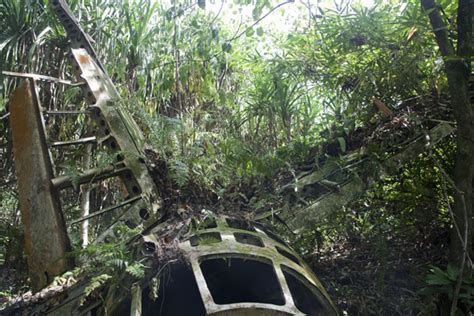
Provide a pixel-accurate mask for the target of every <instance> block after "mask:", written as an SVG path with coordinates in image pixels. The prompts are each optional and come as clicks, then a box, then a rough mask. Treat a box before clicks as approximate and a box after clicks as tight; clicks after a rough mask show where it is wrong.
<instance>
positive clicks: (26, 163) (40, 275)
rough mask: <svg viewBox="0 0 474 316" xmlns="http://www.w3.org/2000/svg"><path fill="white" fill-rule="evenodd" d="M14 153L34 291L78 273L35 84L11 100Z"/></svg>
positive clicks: (28, 82)
mask: <svg viewBox="0 0 474 316" xmlns="http://www.w3.org/2000/svg"><path fill="white" fill-rule="evenodd" d="M10 113H11V117H10V124H11V129H12V137H13V154H14V159H15V169H16V176H17V179H18V189H19V197H20V210H21V217H22V221H23V226H24V233H25V251H26V254H27V258H28V270H29V274H30V278H31V283H32V287H33V289H34V290H39V289H41V288H42V287H44V286H46V285H47V284H48V283H49V282H51V281H52V279H53V278H54V277H55V276H57V275H59V274H61V273H63V272H64V271H66V270H68V269H70V268H72V266H73V263H72V262H71V260H70V259H67V258H66V257H65V255H66V252H68V251H69V250H70V244H69V239H68V236H67V231H66V226H65V223H64V218H63V214H62V211H61V206H60V201H59V195H58V193H57V192H56V190H55V188H54V187H53V185H52V184H51V179H52V178H53V168H52V164H51V160H50V155H49V151H48V146H47V143H46V135H45V130H44V125H43V120H42V117H41V112H40V107H39V101H38V97H37V94H36V87H35V83H34V81H33V80H25V81H24V82H23V83H22V84H21V86H20V87H19V88H18V89H16V90H15V92H14V93H13V96H12V98H11V101H10Z"/></svg>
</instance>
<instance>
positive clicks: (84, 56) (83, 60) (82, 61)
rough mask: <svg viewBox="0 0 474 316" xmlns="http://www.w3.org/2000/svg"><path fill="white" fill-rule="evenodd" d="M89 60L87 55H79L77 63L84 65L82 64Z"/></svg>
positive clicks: (87, 62)
mask: <svg viewBox="0 0 474 316" xmlns="http://www.w3.org/2000/svg"><path fill="white" fill-rule="evenodd" d="M90 62H91V61H90V58H89V56H88V55H83V54H81V55H79V64H81V65H84V64H89V63H90Z"/></svg>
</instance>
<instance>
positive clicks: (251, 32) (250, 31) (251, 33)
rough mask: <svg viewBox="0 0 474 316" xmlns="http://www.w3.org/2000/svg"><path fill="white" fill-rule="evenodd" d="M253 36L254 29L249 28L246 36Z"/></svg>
mask: <svg viewBox="0 0 474 316" xmlns="http://www.w3.org/2000/svg"><path fill="white" fill-rule="evenodd" d="M253 34H255V31H254V29H253V28H252V27H251V28H249V29H248V30H247V31H246V32H245V36H247V37H250V36H253Z"/></svg>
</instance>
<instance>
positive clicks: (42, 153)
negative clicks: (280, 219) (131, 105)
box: [10, 0, 337, 315]
mask: <svg viewBox="0 0 474 316" xmlns="http://www.w3.org/2000/svg"><path fill="white" fill-rule="evenodd" d="M49 4H50V6H51V8H52V10H53V11H54V12H55V13H56V15H57V16H58V18H59V20H60V22H61V23H62V25H63V26H64V28H65V29H66V31H67V33H68V37H69V38H70V40H71V46H72V48H71V53H70V61H71V63H72V67H73V69H74V72H75V76H76V82H75V83H72V82H69V81H67V80H59V79H54V78H49V77H46V76H41V75H28V74H12V75H17V76H23V77H26V80H25V81H24V82H23V84H22V85H21V86H20V87H19V88H17V90H16V91H15V92H14V93H13V95H12V97H11V99H10V113H11V117H10V122H11V126H12V136H13V147H14V158H15V167H16V173H17V178H18V185H19V192H20V209H21V213H22V219H23V223H24V230H25V241H26V247H25V248H26V254H27V258H28V268H29V272H30V276H31V281H32V286H33V288H34V289H35V290H40V289H42V288H44V287H45V286H47V285H48V284H49V283H50V282H51V281H52V278H53V277H54V276H57V275H59V274H61V273H62V272H65V271H67V270H69V269H71V268H73V266H74V262H72V261H71V260H70V259H67V258H68V256H67V253H68V252H69V251H70V249H71V246H70V243H69V239H68V235H67V230H66V223H65V220H64V216H63V213H62V209H61V203H60V193H61V191H62V190H64V189H67V188H70V187H73V186H77V185H79V184H86V183H90V182H98V181H103V180H104V179H108V178H112V177H118V178H119V179H120V181H121V182H122V183H123V185H124V187H125V188H126V192H125V193H124V198H123V200H122V201H121V202H118V203H117V204H116V205H115V206H112V207H110V208H108V209H105V210H100V211H97V212H93V213H91V214H90V215H89V216H86V217H84V218H80V219H78V220H76V221H75V222H79V221H82V220H87V219H88V218H90V217H92V216H97V215H101V214H103V213H104V212H109V211H112V210H118V209H122V210H123V211H122V212H121V214H120V215H119V216H118V218H117V219H116V220H115V221H114V222H113V224H112V226H111V227H109V228H108V229H106V230H105V231H104V232H102V233H101V235H100V236H99V238H98V239H97V240H96V241H95V242H97V243H100V242H104V241H105V242H107V240H108V239H107V238H108V237H110V236H111V235H113V234H114V231H115V230H114V229H113V228H114V226H115V225H117V224H118V223H123V224H124V225H127V226H128V227H130V228H137V229H140V231H141V234H139V235H137V237H136V238H135V241H134V243H132V244H131V245H130V251H131V252H132V253H136V260H137V261H139V262H141V263H143V264H144V266H146V267H155V268H156V266H157V262H156V261H157V255H156V254H157V252H159V250H160V248H162V247H163V244H164V242H163V234H164V232H166V222H165V221H166V219H167V217H166V216H165V215H166V214H165V213H164V211H163V207H162V197H160V196H159V193H158V188H157V187H156V185H155V183H154V181H153V178H152V175H151V173H150V172H149V169H148V164H149V162H148V160H147V157H146V155H145V141H144V137H143V135H142V133H141V131H140V129H139V127H138V126H137V124H136V123H135V121H134V120H133V119H132V117H131V116H130V114H129V113H128V112H127V111H126V110H125V107H124V101H123V100H122V99H121V98H120V95H119V93H118V92H117V90H116V89H115V86H114V84H113V83H112V81H111V79H110V77H109V76H108V74H107V72H106V70H105V67H104V66H103V65H102V63H101V62H100V60H99V59H98V58H97V55H96V53H95V51H94V49H93V47H92V45H91V43H90V41H89V37H88V35H87V34H86V33H85V32H84V31H83V29H82V28H81V27H80V25H79V23H78V21H77V20H76V18H75V17H74V15H73V14H72V13H71V10H70V9H69V7H68V5H67V4H66V3H65V1H64V0H51V1H49ZM37 80H49V81H53V82H54V83H60V84H74V85H79V86H80V87H81V89H82V91H83V95H84V98H85V100H86V101H87V103H88V105H89V106H88V109H87V110H86V114H87V115H88V116H89V117H90V118H91V119H92V120H93V121H94V125H95V129H94V131H95V135H93V136H90V137H87V138H84V139H79V140H73V141H66V142H54V143H48V141H47V131H46V128H45V124H44V119H43V114H44V111H43V109H42V108H41V105H40V101H39V100H40V98H39V93H38V89H37V85H36V82H37ZM89 142H97V143H98V144H100V145H102V146H103V147H105V148H107V150H108V151H109V153H111V154H112V155H113V157H114V162H113V163H111V164H110V165H108V166H106V167H102V168H95V169H90V170H86V171H84V172H82V173H80V174H79V175H75V176H74V177H73V176H68V175H63V176H55V175H54V171H53V170H54V168H53V163H52V159H51V154H50V152H49V147H50V146H67V145H77V144H84V143H89ZM160 223H161V225H160ZM116 237H119V238H120V236H116ZM177 242H178V245H177V248H178V249H179V252H180V253H181V254H182V258H183V260H180V261H178V262H175V263H174V264H170V266H171V268H170V271H171V272H170V273H167V279H166V280H164V279H163V278H164V276H162V275H161V274H160V273H159V271H161V269H159V270H153V268H150V269H149V270H147V273H146V275H145V277H143V278H142V279H141V280H138V281H137V280H129V279H126V278H125V279H124V280H123V283H122V284H121V286H122V288H124V289H129V291H123V292H120V293H118V294H110V293H111V292H110V291H112V290H111V289H107V288H106V287H107V284H104V286H103V287H105V289H104V292H108V293H109V295H108V298H109V299H108V301H106V302H104V301H103V300H102V299H99V298H95V299H93V298H90V297H85V295H86V294H84V287H85V286H87V284H84V283H82V284H78V285H76V286H73V287H71V288H70V289H68V290H67V291H68V295H65V296H64V295H63V296H62V299H59V300H55V301H54V303H52V302H50V301H48V302H46V303H45V304H42V305H40V306H39V307H37V308H36V309H34V310H32V313H33V314H35V313H37V314H47V315H88V314H93V315H97V314H102V313H104V312H105V311H107V313H111V314H114V315H116V314H131V315H210V314H213V315H304V314H308V315H316V314H321V315H336V314H337V312H336V310H335V308H334V306H333V304H332V303H331V301H330V299H329V297H328V294H327V293H326V292H325V290H324V289H323V287H322V286H321V283H320V282H319V281H318V279H317V278H316V276H315V275H314V274H313V273H312V272H311V269H310V268H309V267H308V266H307V265H306V264H305V263H304V262H303V260H302V259H301V258H300V257H299V256H298V255H297V254H296V253H295V252H294V251H293V250H292V249H291V248H290V247H289V246H288V245H287V244H286V243H285V242H284V241H283V240H281V239H280V238H278V236H276V235H274V234H273V233H272V232H271V231H269V230H268V229H267V228H266V227H264V226H262V225H261V224H259V223H257V222H252V221H243V220H240V219H236V218H232V217H222V216H216V217H215V218H214V219H213V220H212V221H211V222H209V223H206V224H205V225H199V227H194V230H193V233H191V234H189V235H187V236H186V237H185V238H181V239H179V240H178V241H177ZM230 262H232V264H230ZM160 264H162V263H160ZM156 277H158V278H162V279H163V280H162V282H161V283H160V286H159V291H160V293H161V294H160V293H159V295H158V299H157V300H151V299H150V298H149V295H148V294H149V292H150V291H151V287H150V282H151V280H153V279H154V278H156ZM165 281H166V282H165ZM84 302H87V304H85V303H84ZM110 302H112V303H113V304H112V303H111V304H109V303H110ZM107 304H109V305H107ZM105 305H107V306H105ZM104 306H105V307H104Z"/></svg>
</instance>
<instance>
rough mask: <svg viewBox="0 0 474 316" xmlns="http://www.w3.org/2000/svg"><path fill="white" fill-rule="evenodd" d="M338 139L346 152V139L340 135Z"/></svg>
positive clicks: (342, 149)
mask: <svg viewBox="0 0 474 316" xmlns="http://www.w3.org/2000/svg"><path fill="white" fill-rule="evenodd" d="M337 141H338V142H339V147H341V151H342V152H343V153H344V152H346V149H347V147H346V140H345V139H344V137H338V138H337Z"/></svg>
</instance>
